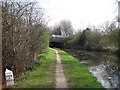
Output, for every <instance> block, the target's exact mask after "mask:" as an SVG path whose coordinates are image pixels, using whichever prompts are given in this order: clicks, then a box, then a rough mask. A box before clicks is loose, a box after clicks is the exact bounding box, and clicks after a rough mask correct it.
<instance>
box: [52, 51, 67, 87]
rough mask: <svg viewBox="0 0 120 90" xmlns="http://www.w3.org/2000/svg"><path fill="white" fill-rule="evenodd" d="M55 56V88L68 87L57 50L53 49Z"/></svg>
mask: <svg viewBox="0 0 120 90" xmlns="http://www.w3.org/2000/svg"><path fill="white" fill-rule="evenodd" d="M54 51H55V53H56V56H57V65H56V88H68V85H67V81H66V78H65V75H64V71H63V67H62V64H61V58H60V56H59V54H58V51H57V50H54Z"/></svg>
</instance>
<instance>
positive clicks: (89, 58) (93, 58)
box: [65, 49, 120, 88]
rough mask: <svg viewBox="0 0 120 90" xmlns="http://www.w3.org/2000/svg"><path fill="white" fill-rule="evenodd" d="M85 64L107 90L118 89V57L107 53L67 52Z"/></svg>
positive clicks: (119, 73)
mask: <svg viewBox="0 0 120 90" xmlns="http://www.w3.org/2000/svg"><path fill="white" fill-rule="evenodd" d="M65 51H66V52H68V53H69V54H71V55H73V56H74V57H75V58H77V59H78V60H79V61H80V62H81V63H83V64H84V65H85V66H86V67H87V68H88V70H89V71H90V72H91V73H92V74H93V75H94V76H95V77H96V78H97V79H98V81H99V82H100V83H101V84H102V85H103V86H104V87H105V88H118V87H119V85H120V84H119V79H120V78H119V75H120V71H119V70H118V69H119V68H118V67H119V65H120V63H119V62H118V57H117V56H116V55H114V54H111V53H106V52H91V51H89V52H88V51H76V50H68V49H66V50H65Z"/></svg>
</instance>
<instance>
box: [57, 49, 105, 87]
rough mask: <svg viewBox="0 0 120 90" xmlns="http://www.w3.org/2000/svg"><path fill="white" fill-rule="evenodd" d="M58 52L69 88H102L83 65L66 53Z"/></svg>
mask: <svg viewBox="0 0 120 90" xmlns="http://www.w3.org/2000/svg"><path fill="white" fill-rule="evenodd" d="M58 51H59V54H60V56H61V60H62V64H63V68H64V73H65V76H66V79H67V82H68V85H69V87H70V88H104V87H103V86H102V85H101V84H100V83H99V82H98V81H97V79H96V78H95V77H94V76H93V75H92V74H91V73H90V72H89V71H88V70H87V69H86V67H85V66H84V65H83V64H81V63H80V62H79V61H78V60H76V59H75V58H74V57H73V56H71V55H69V54H68V53H66V52H64V51H62V50H58Z"/></svg>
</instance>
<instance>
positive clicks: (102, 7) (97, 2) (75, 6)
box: [15, 0, 120, 30]
mask: <svg viewBox="0 0 120 90" xmlns="http://www.w3.org/2000/svg"><path fill="white" fill-rule="evenodd" d="M15 1H16V0H15ZM20 1H22V0H20ZM23 1H24V0H23ZM25 1H37V2H39V6H40V7H42V8H44V10H45V16H46V20H47V21H48V20H49V23H48V26H50V27H51V26H54V25H57V24H58V23H59V22H60V21H61V20H65V19H67V20H70V21H71V22H72V25H73V28H74V29H75V30H78V29H85V28H86V27H87V26H90V25H92V26H93V25H94V26H99V25H101V24H103V23H105V22H106V21H112V20H115V18H116V16H117V3H116V0H25ZM119 1H120V0H119Z"/></svg>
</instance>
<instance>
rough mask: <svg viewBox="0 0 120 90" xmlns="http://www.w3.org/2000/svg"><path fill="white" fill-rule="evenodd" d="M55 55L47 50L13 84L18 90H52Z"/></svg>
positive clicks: (53, 85)
mask: <svg viewBox="0 0 120 90" xmlns="http://www.w3.org/2000/svg"><path fill="white" fill-rule="evenodd" d="M55 64H56V54H55V52H54V51H53V50H51V49H50V48H48V49H47V50H46V52H45V53H43V54H41V56H40V59H39V60H37V61H36V62H35V63H34V64H32V65H30V66H28V67H27V69H28V71H27V72H25V73H23V74H22V75H21V76H20V77H19V78H18V80H17V81H16V82H15V83H16V85H15V87H18V88H54V87H55Z"/></svg>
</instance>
